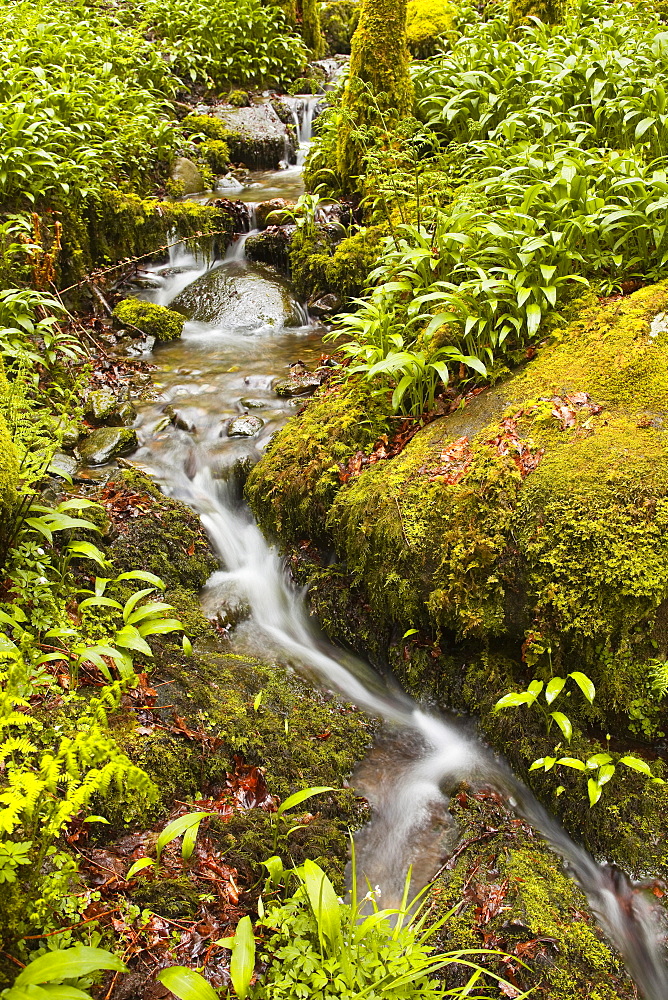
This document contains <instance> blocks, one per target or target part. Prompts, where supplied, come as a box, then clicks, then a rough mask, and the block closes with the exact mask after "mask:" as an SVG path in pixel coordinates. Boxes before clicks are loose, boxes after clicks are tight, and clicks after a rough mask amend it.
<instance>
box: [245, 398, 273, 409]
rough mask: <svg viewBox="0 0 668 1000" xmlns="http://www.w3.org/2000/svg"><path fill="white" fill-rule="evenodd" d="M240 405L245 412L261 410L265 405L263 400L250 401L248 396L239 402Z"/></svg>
mask: <svg viewBox="0 0 668 1000" xmlns="http://www.w3.org/2000/svg"><path fill="white" fill-rule="evenodd" d="M241 405H242V406H243V407H244V408H245V409H246V410H261V409H262V408H263V407H265V406H266V405H267V403H266V401H265V400H264V399H251V397H250V396H244V398H243V399H242V400H241Z"/></svg>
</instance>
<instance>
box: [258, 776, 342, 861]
mask: <svg viewBox="0 0 668 1000" xmlns="http://www.w3.org/2000/svg"><path fill="white" fill-rule="evenodd" d="M334 791H336V789H334V788H331V787H330V786H329V785H317V786H314V787H313V788H302V790H301V791H299V792H295V793H294V795H289V796H288V797H287V799H285V801H284V802H281V804H280V806H279V807H278V809H277V810H276V812H275V813H270V816H271V827H272V848H273V850H274V851H275V850H276V848H277V846H278V838H279V836H280V834H281V832H282V831H285V824H286V822H288V820H289V817H287V818H286V816H285V814H286V812H289V810H290V809H294V807H295V806H298V805H301V803H302V802H306V801H307V800H308V799H310V798H312V797H313V796H314V795H322V794H323V793H324V792H334ZM300 826H301V824H297V825H296V826H293V827H291V828H290V829H289V830H287V831H285V836H286V837H289V836H290V834H291V833H292V832H293V831H294V830H298V829H299V828H300Z"/></svg>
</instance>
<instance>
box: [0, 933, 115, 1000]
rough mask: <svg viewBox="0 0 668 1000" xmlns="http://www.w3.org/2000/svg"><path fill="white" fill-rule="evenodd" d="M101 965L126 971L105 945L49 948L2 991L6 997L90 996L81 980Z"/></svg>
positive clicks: (80, 999)
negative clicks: (81, 985) (99, 946)
mask: <svg viewBox="0 0 668 1000" xmlns="http://www.w3.org/2000/svg"><path fill="white" fill-rule="evenodd" d="M102 969H110V970H112V971H114V972H125V971H126V967H125V964H124V963H123V962H122V961H121V959H120V958H118V957H117V956H116V955H113V954H112V953H111V952H110V951H107V950H106V949H105V948H89V947H86V946H85V945H76V946H75V947H73V948H62V949H60V950H59V951H47V952H46V954H44V955H39V956H37V957H36V958H33V959H32V960H31V961H30V962H29V963H28V965H27V966H26V967H25V969H23V971H22V972H20V973H19V975H18V976H17V977H16V979H15V980H14V985H13V986H11V987H10V988H9V989H6V990H3V991H2V993H0V996H1V997H4V998H5V1000H28V998H29V997H30V998H34V1000H47V998H48V997H50V998H51V1000H90V993H89V992H88V990H87V989H81V988H80V986H79V980H81V979H85V978H86V977H88V976H90V975H91V973H94V972H99V971H101V970H102Z"/></svg>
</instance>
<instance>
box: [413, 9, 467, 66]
mask: <svg viewBox="0 0 668 1000" xmlns="http://www.w3.org/2000/svg"><path fill="white" fill-rule="evenodd" d="M454 14H455V8H454V7H453V5H452V4H451V3H448V2H447V0H408V4H407V7H406V39H407V41H408V48H409V49H410V51H411V54H412V55H413V56H416V57H417V58H418V59H428V58H429V56H433V55H434V53H435V52H436V51H437V49H438V40H439V39H440V38H442V37H443V36H444V35H446V34H447V32H448V31H452V28H453V26H454Z"/></svg>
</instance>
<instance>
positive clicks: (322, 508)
mask: <svg viewBox="0 0 668 1000" xmlns="http://www.w3.org/2000/svg"><path fill="white" fill-rule="evenodd" d="M387 429H388V422H387V419H386V416H385V414H384V412H383V406H382V404H381V402H380V401H379V399H378V397H374V396H372V395H371V392H370V389H369V387H368V385H366V384H365V383H364V382H362V381H361V380H357V379H348V380H334V379H333V380H332V381H330V383H328V384H327V386H326V387H325V388H323V389H321V390H320V392H318V393H317V394H316V395H315V396H314V397H313V398H312V400H311V401H310V402H309V403H308V405H307V406H306V409H305V410H304V412H303V413H301V414H299V415H297V416H295V417H293V418H292V420H290V422H289V423H288V424H287V426H286V427H285V428H284V429H283V430H282V431H280V432H279V434H277V435H276V437H275V438H274V440H273V441H272V443H271V445H270V447H269V449H268V450H267V452H266V454H265V456H264V457H263V459H262V462H261V463H260V464H259V465H258V466H256V467H255V469H254V470H253V471H252V472H251V475H250V477H249V479H248V482H247V485H246V495H247V497H248V501H249V503H250V504H251V507H252V508H253V510H254V512H255V514H256V516H257V518H258V520H259V521H260V524H261V525H262V526H263V527H264V528H265V529H266V530H267V531H268V532H270V533H271V534H274V535H277V534H278V535H281V536H282V537H283V538H287V539H289V540H291V541H296V540H299V539H300V538H304V537H311V538H314V539H323V538H325V537H326V531H325V517H326V513H327V510H328V509H329V507H330V506H331V503H332V499H333V497H334V495H335V494H336V491H337V489H338V487H339V485H340V477H339V464H338V463H340V462H342V461H344V460H345V459H346V458H347V457H348V455H350V453H351V452H353V451H356V450H357V449H358V448H359V449H362V450H367V449H369V448H370V447H371V446H372V445H373V443H374V442H375V441H376V440H377V439H378V437H379V436H380V435H381V434H382V433H383V432H384V431H387Z"/></svg>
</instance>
